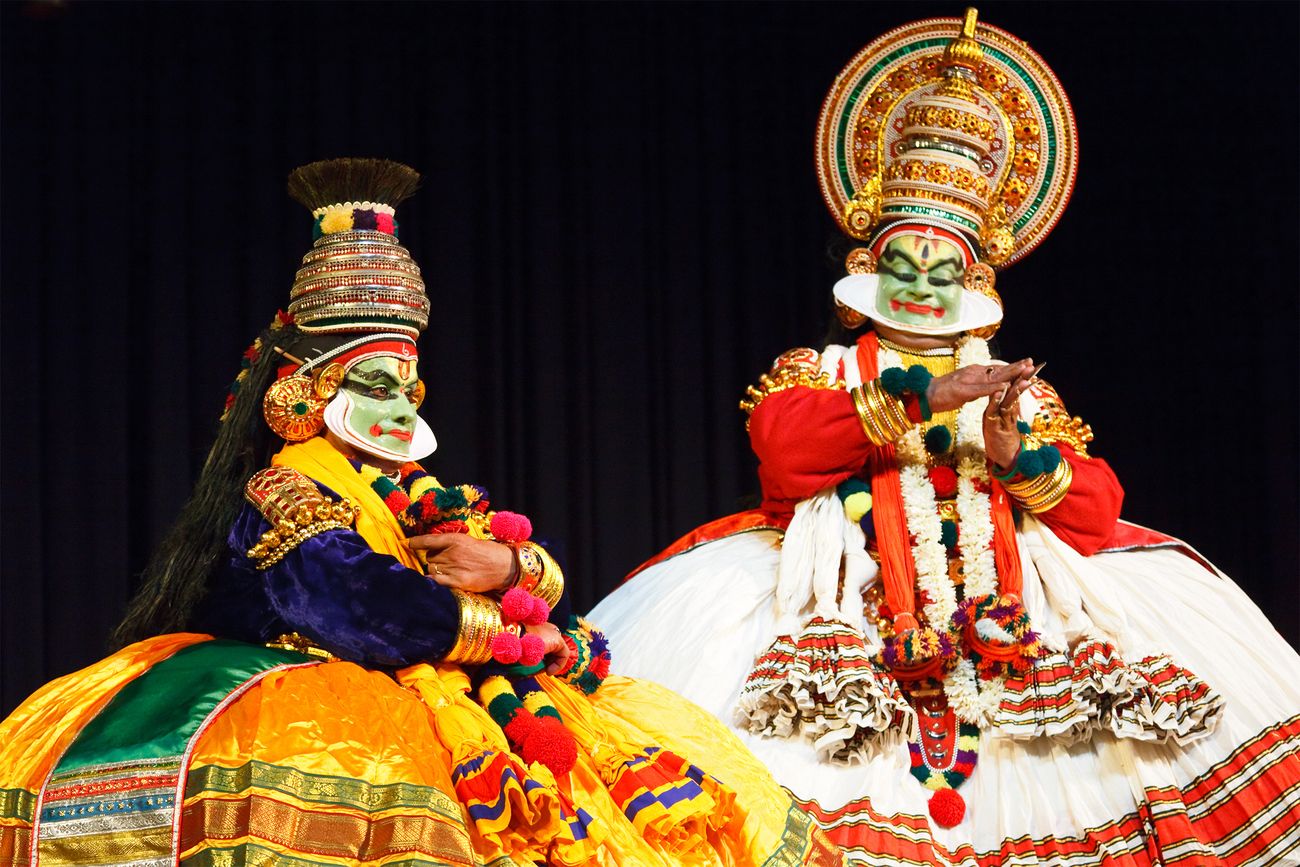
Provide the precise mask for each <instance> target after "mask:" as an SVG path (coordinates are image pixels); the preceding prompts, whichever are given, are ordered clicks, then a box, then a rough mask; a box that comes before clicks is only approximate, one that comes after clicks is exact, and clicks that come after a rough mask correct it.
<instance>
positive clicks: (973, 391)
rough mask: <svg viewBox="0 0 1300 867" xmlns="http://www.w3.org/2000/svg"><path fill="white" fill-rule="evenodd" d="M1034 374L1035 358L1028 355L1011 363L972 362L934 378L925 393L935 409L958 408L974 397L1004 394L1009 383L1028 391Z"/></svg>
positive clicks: (931, 407)
mask: <svg viewBox="0 0 1300 867" xmlns="http://www.w3.org/2000/svg"><path fill="white" fill-rule="evenodd" d="M1033 375H1034V361H1033V359H1032V358H1026V359H1024V360H1022V361H1014V362H1012V363H1011V364H969V365H967V366H966V367H963V368H961V369H960V370H954V371H953V372H952V373H948V374H944V375H943V376H936V377H935V378H934V379H932V380H930V387H929V388H927V389H926V390H925V397H926V399H927V400H928V401H929V403H930V411H931V412H946V411H947V410H950V409H958V408H960V407H962V406H964V405H965V404H967V403H970V402H971V401H972V400H979V399H980V398H981V397H988V396H990V395H995V394H996V395H1001V394H1002V389H1003V388H1004V387H1005V386H1007V385H1012V386H1013V387H1019V389H1020V391H1024V389H1025V388H1027V387H1028V385H1029V380H1031V379H1032V378H1033Z"/></svg>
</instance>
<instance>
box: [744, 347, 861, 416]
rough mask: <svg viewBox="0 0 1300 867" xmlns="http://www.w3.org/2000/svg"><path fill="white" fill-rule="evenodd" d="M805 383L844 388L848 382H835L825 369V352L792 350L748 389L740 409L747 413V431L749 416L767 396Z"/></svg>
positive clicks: (811, 386)
mask: <svg viewBox="0 0 1300 867" xmlns="http://www.w3.org/2000/svg"><path fill="white" fill-rule="evenodd" d="M798 386H804V387H806V388H843V386H844V383H842V382H832V381H831V378H830V374H827V373H823V372H822V369H821V355H820V354H819V353H818V352H817V350H815V349H791V350H790V351H789V352H785V353H782V354H781V355H779V356H777V359H776V361H774V362H773V363H772V369H771V370H770V371H768V372H767V373H765V374H763V375H762V376H760V377H759V378H758V385H751V386H749V387H748V388H746V389H745V397H744V398H743V399H742V400H741V401H740V408H741V409H742V410H744V412H745V416H746V418H745V430H749V416H752V415H753V414H754V410H755V409H757V408H758V405H759V404H760V403H762V402H763V401H764V400H765V399H766V398H767V397H769V396H771V395H773V394H776V393H777V392H779V391H785V390H787V389H791V388H796V387H798Z"/></svg>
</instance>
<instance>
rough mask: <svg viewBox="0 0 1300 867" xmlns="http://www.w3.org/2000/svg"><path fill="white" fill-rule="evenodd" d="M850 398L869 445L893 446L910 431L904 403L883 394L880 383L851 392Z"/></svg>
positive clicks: (867, 384) (910, 420)
mask: <svg viewBox="0 0 1300 867" xmlns="http://www.w3.org/2000/svg"><path fill="white" fill-rule="evenodd" d="M849 394H851V395H852V396H853V408H854V409H855V410H857V413H858V421H859V422H861V423H862V432H863V433H865V434H866V435H867V439H869V440H871V443H872V445H877V446H883V445H886V444H887V443H892V442H895V441H896V440H899V439H901V438H902V437H903V435H904V434H905V433H907V432H908V431H909V430H911V429H912V426H913V424H914V423H913V421H912V419H911V418H910V417H909V416H908V414H907V409H906V407H905V406H904V404H903V401H902V400H900V399H899V398H897V397H894V396H893V395H892V394H890V393H889V392H887V391H885V389H884V388H883V387H882V386H881V384H880V381H879V380H872V381H871V382H868V383H865V384H863V385H860V386H857V387H855V388H851V389H849Z"/></svg>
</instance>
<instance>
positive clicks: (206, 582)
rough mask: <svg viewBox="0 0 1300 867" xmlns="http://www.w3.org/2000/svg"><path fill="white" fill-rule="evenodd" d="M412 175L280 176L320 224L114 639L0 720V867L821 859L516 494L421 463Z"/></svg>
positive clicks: (761, 777) (423, 436)
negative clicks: (407, 230)
mask: <svg viewBox="0 0 1300 867" xmlns="http://www.w3.org/2000/svg"><path fill="white" fill-rule="evenodd" d="M418 180H419V178H418V175H416V174H415V172H413V171H411V170H410V169H409V168H407V167H405V166H402V165H399V164H396V163H390V162H386V161H380V160H336V161H329V162H324V163H314V164H312V165H309V166H305V167H303V168H301V169H298V170H296V171H295V172H294V173H293V174H292V175H291V177H290V192H291V194H293V196H294V197H295V198H296V199H297V200H298V201H300V202H302V203H303V204H304V205H306V206H307V207H308V208H309V209H310V210H311V211H312V214H313V217H314V219H315V236H316V239H315V243H314V244H313V245H312V247H311V249H310V250H309V251H308V252H307V254H306V256H304V257H303V262H302V268H301V269H300V270H299V271H298V274H297V278H296V280H295V282H294V285H293V290H292V293H291V296H290V297H291V303H290V304H289V308H288V313H287V314H280V315H278V316H277V318H276V321H275V322H274V323H273V324H272V325H271V327H270V328H268V329H267V330H266V331H265V332H264V333H263V334H262V335H261V336H260V337H259V338H258V339H257V341H256V342H254V344H253V345H252V346H251V347H250V348H249V350H248V351H247V352H246V353H245V356H244V364H243V371H242V372H241V373H240V374H239V377H238V379H237V380H236V383H235V388H234V389H232V394H231V397H230V400H229V402H228V406H227V410H226V414H225V415H224V416H223V424H222V428H221V431H220V434H219V435H218V438H217V441H216V444H215V445H214V447H213V449H212V451H211V453H210V455H209V457H208V460H207V463H206V465H205V466H204V468H203V471H202V474H201V476H200V479H199V481H198V484H197V487H196V490H195V492H194V495H193V498H192V499H191V500H190V502H189V503H188V504H187V506H186V507H185V509H184V511H183V512H182V514H181V517H180V520H179V521H178V523H177V525H176V527H175V528H174V529H173V531H172V532H171V534H170V535H169V536H168V538H167V539H166V540H165V541H164V543H163V545H162V547H161V549H160V550H159V552H158V553H157V555H156V557H155V559H154V560H153V562H152V563H151V565H150V567H149V569H148V571H147V574H146V577H145V581H144V583H143V586H142V587H141V589H140V591H139V593H138V595H137V597H136V599H135V600H134V602H133V604H132V606H131V608H130V610H129V611H128V614H127V617H126V620H125V621H124V622H123V624H122V625H121V627H120V628H119V637H120V638H121V639H122V641H123V642H124V643H127V642H129V643H127V645H126V646H125V647H123V649H121V650H120V651H118V652H117V653H115V654H113V655H112V656H110V657H108V658H107V659H105V660H103V661H102V662H99V663H97V664H94V665H92V666H90V667H89V668H86V669H84V670H82V671H80V672H77V673H74V674H71V675H68V676H66V677H63V678H61V679H59V680H56V681H54V682H52V683H50V684H48V685H47V686H45V687H44V688H42V689H41V690H39V691H38V692H37V693H35V694H34V695H33V696H32V697H31V698H29V699H28V700H27V701H26V702H25V703H24V704H23V705H22V706H20V707H19V708H18V709H17V710H16V711H15V712H14V713H13V714H12V715H11V716H10V717H9V718H8V719H7V720H5V721H4V722H3V723H0V863H4V864H14V865H17V864H24V865H26V864H29V863H30V864H49V865H72V864H97V865H103V864H122V865H126V864H131V865H153V864H173V863H177V862H178V861H181V862H185V863H189V864H214V865H215V864H280V865H285V864H287V865H308V864H389V863H401V864H428V865H484V864H491V865H512V864H517V865H524V864H534V863H542V862H544V863H547V864H561V865H585V864H599V865H615V864H619V865H628V867H644V865H665V867H666V865H674V864H682V863H690V864H715V865H760V864H764V865H767V864H782V865H796V864H804V863H808V864H825V865H836V864H839V863H840V862H841V859H840V855H839V853H838V852H837V851H836V850H835V847H834V846H833V845H831V844H829V843H828V842H827V841H826V838H825V836H824V835H823V834H822V832H821V831H820V830H819V829H818V826H817V825H816V823H815V822H814V821H813V820H812V819H811V818H809V816H808V815H807V813H805V812H804V811H803V810H802V809H800V808H799V807H798V806H796V805H794V804H793V803H792V802H791V799H790V797H789V796H788V795H787V794H786V793H785V792H783V791H782V790H781V788H780V787H779V786H778V785H777V784H776V783H775V781H774V780H773V779H772V777H771V775H770V774H769V773H768V772H767V771H766V769H764V767H763V766H762V765H761V764H760V763H759V762H758V761H757V760H756V759H755V758H754V757H753V756H752V755H750V754H749V753H748V752H747V751H746V750H745V748H744V747H743V746H742V745H741V744H740V743H739V742H738V741H737V740H736V738H735V737H734V736H733V735H732V734H731V733H730V732H728V731H727V729H726V728H725V727H724V726H722V725H721V724H719V723H718V722H717V720H715V719H714V718H713V717H712V716H710V715H709V714H708V713H707V712H705V711H703V710H701V709H700V708H698V707H696V706H694V705H692V704H690V703H689V702H686V701H684V700H682V699H681V698H679V697H677V696H675V695H673V694H671V693H670V692H668V691H667V690H666V689H664V688H662V687H658V686H655V685H653V684H649V683H639V682H635V681H631V680H628V679H626V678H623V677H618V676H608V675H609V670H608V669H609V660H610V648H609V645H608V644H607V643H606V641H605V638H604V636H603V635H602V634H601V632H600V631H599V630H598V629H597V628H595V627H593V626H592V625H591V624H590V623H588V622H587V621H585V620H582V619H579V618H570V617H569V615H568V610H569V604H568V597H567V594H566V592H565V579H564V575H563V573H562V572H561V570H560V567H559V566H558V565H557V564H556V562H555V561H554V560H553V559H552V558H551V557H550V556H549V555H548V554H547V552H546V551H545V550H544V549H543V548H542V547H541V546H540V545H538V544H536V543H535V542H534V541H532V540H531V538H530V537H531V525H530V522H529V521H528V520H527V518H525V517H524V516H522V515H518V514H515V513H511V512H505V511H494V510H493V509H492V507H491V506H490V505H489V500H488V494H487V492H486V491H485V490H484V489H483V488H481V487H478V486H475V485H444V484H442V483H440V482H439V481H438V480H437V479H436V478H434V477H433V476H432V475H429V474H428V473H427V472H426V471H425V470H424V469H423V468H422V467H421V466H420V465H419V464H418V463H416V462H415V461H417V460H420V459H422V458H424V457H426V456H427V455H429V454H430V453H431V452H432V451H433V450H434V446H435V441H434V435H433V433H432V431H431V430H430V429H429V426H428V425H427V424H426V423H425V422H424V420H423V419H422V418H420V416H419V415H418V414H417V412H416V410H417V409H418V408H419V406H420V402H421V400H422V399H423V397H424V384H423V382H422V381H421V380H420V378H419V370H418V364H419V359H418V351H417V347H416V338H417V337H418V336H419V334H420V332H421V331H422V330H423V329H424V328H425V326H426V325H427V324H428V321H429V315H430V305H429V299H428V298H427V297H426V294H425V288H424V283H423V281H422V279H421V277H420V269H419V267H418V266H417V265H416V264H415V262H413V261H412V259H411V257H410V255H409V253H408V252H407V250H406V248H405V247H404V246H402V245H401V244H400V243H399V242H398V239H397V228H398V227H397V221H396V219H395V218H394V206H395V205H397V204H398V203H399V202H400V201H401V200H402V199H403V198H405V197H406V196H407V195H409V194H410V193H411V192H412V191H413V190H414V188H415V186H416V184H417V182H418ZM697 763H698V764H697Z"/></svg>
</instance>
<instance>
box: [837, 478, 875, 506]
mask: <svg viewBox="0 0 1300 867" xmlns="http://www.w3.org/2000/svg"><path fill="white" fill-rule="evenodd" d="M870 491H871V485H869V484H868V483H867V482H865V481H863V480H862V479H857V478H854V479H845V480H844V481H842V482H840V483H839V486H838V487H836V488H835V495H836V496H837V497H839V498H840V502H841V503H842V502H844V501H845V500H847V499H848V498H849V497H851V496H853V495H854V494H861V493H864V492H867V493H869V492H870Z"/></svg>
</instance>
